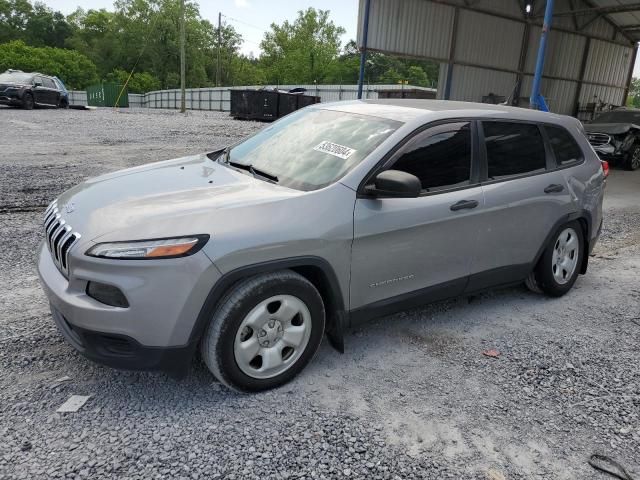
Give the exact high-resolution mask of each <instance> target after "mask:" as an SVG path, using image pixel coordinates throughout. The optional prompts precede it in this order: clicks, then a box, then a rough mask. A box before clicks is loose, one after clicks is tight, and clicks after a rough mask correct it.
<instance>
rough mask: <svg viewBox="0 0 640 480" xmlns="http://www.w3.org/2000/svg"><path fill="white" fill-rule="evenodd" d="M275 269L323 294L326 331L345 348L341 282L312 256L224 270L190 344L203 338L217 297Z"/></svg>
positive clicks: (209, 297) (203, 310) (203, 308)
mask: <svg viewBox="0 0 640 480" xmlns="http://www.w3.org/2000/svg"><path fill="white" fill-rule="evenodd" d="M278 270H292V271H294V272H296V273H298V274H299V275H302V276H303V277H304V278H306V279H307V280H308V281H309V282H311V283H312V284H313V285H314V286H315V287H316V289H318V292H319V293H320V296H321V297H322V301H323V302H324V304H325V311H326V327H325V332H326V333H327V335H328V336H329V340H330V341H331V344H332V345H333V346H334V347H335V348H336V349H337V350H339V351H341V352H342V351H344V342H343V338H342V335H343V326H344V324H345V317H346V313H345V303H344V298H343V295H342V290H341V288H340V283H339V282H338V278H337V276H336V274H335V271H334V270H333V267H332V266H331V265H330V264H329V262H327V261H326V260H325V259H323V258H320V257H315V256H305V257H292V258H285V259H280V260H272V261H267V262H262V263H257V264H253V265H247V266H244V267H240V268H238V269H236V270H232V271H230V272H227V273H225V274H224V275H223V276H222V277H221V278H220V279H219V280H218V281H217V282H216V284H215V285H214V286H213V287H212V289H211V291H210V292H209V295H208V296H207V298H206V300H205V302H204V304H203V306H202V308H201V309H200V313H199V314H198V318H197V319H196V323H195V325H194V327H193V330H192V331H191V335H190V337H189V344H190V345H191V346H192V348H193V350H194V351H195V349H196V348H197V345H198V343H199V341H200V339H201V338H202V335H203V333H204V331H205V329H206V326H207V324H208V322H209V320H210V318H211V315H212V314H213V312H214V311H215V309H216V307H217V306H218V303H219V302H220V300H221V299H222V298H223V297H224V296H225V295H226V293H227V292H229V290H231V289H232V288H233V287H234V286H235V285H236V284H237V283H238V282H240V281H242V280H245V279H247V278H250V277H253V276H256V275H259V274H263V273H270V272H275V271H278Z"/></svg>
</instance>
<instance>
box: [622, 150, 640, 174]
mask: <svg viewBox="0 0 640 480" xmlns="http://www.w3.org/2000/svg"><path fill="white" fill-rule="evenodd" d="M624 166H625V168H626V169H627V170H637V169H638V168H640V145H634V146H633V147H632V148H631V150H629V153H628V154H627V160H626V161H625V162H624Z"/></svg>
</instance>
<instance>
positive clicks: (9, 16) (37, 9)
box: [0, 0, 72, 47]
mask: <svg viewBox="0 0 640 480" xmlns="http://www.w3.org/2000/svg"><path fill="white" fill-rule="evenodd" d="M71 34H72V27H71V25H69V23H68V22H67V20H66V19H65V17H64V15H62V14H61V13H60V12H54V11H53V10H51V9H50V8H48V7H47V6H46V5H44V4H43V3H38V2H36V3H35V4H34V5H31V3H29V1H28V0H0V43H3V42H8V41H11V40H23V41H24V42H25V43H26V44H28V45H34V46H38V47H40V46H49V47H64V44H65V41H66V39H67V38H68V37H69V36H71Z"/></svg>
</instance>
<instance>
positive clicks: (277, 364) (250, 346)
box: [234, 295, 311, 378]
mask: <svg viewBox="0 0 640 480" xmlns="http://www.w3.org/2000/svg"><path fill="white" fill-rule="evenodd" d="M310 336H311V313H310V312H309V309H308V308H307V306H306V305H305V303H304V302H303V301H302V300H300V299H299V298H298V297H294V296H292V295H276V296H273V297H270V298H268V299H266V300H263V301H262V302H260V303H259V304H258V305H256V306H255V307H254V308H253V309H252V310H251V311H250V312H249V313H248V314H247V316H246V317H245V318H244V319H243V320H242V323H241V324H240V327H239V328H238V331H237V333H236V336H235V341H234V356H235V360H236V363H237V365H238V367H239V368H240V370H242V371H243V372H244V373H245V374H246V375H248V376H250V377H253V378H272V377H275V376H277V375H280V374H281V373H282V372H284V371H286V370H287V369H288V368H290V367H291V366H292V365H294V364H295V363H296V361H297V360H298V359H299V358H300V356H301V355H302V353H303V352H304V350H305V348H306V346H307V344H308V343H309V337H310Z"/></svg>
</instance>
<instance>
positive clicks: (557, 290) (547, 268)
mask: <svg viewBox="0 0 640 480" xmlns="http://www.w3.org/2000/svg"><path fill="white" fill-rule="evenodd" d="M568 229H569V230H570V231H572V233H570V235H571V236H573V235H575V236H576V237H577V243H578V247H577V252H575V268H573V272H572V273H571V274H570V275H569V273H568V272H566V271H564V270H562V268H558V266H557V265H556V264H555V263H554V258H555V257H554V253H555V252H556V250H557V248H558V246H559V242H560V241H561V238H560V237H561V235H563V236H564V235H565V234H566V232H568V231H569V230H568ZM564 238H565V239H566V238H568V237H564ZM584 243H585V242H584V233H583V231H582V227H581V225H580V224H579V223H578V222H577V221H573V222H569V223H566V224H564V225H562V226H561V227H560V228H559V229H558V230H556V232H555V233H554V234H553V236H552V237H551V241H550V243H549V245H547V247H546V248H545V250H544V252H543V254H542V257H541V258H540V260H539V262H538V265H537V266H536V269H535V280H536V283H537V285H538V287H539V288H540V290H542V292H544V293H545V294H547V295H549V296H552V297H561V296H562V295H564V294H565V293H567V292H568V291H569V290H571V288H572V287H573V284H574V283H575V282H576V279H577V278H578V275H579V274H580V268H581V266H582V260H583V258H584V254H585V251H584ZM565 251H567V250H565ZM568 255H570V252H569V253H568ZM571 258H572V259H573V257H571ZM555 272H559V273H557V275H558V276H560V277H562V276H564V277H565V278H563V280H562V281H558V278H557V276H556V274H554V273H555ZM564 274H566V275H564Z"/></svg>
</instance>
